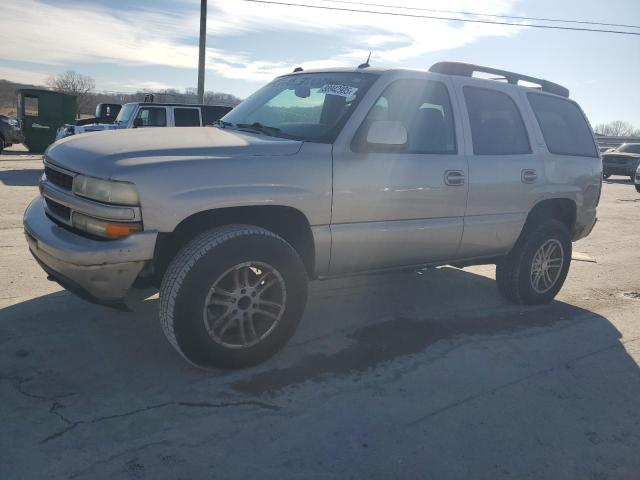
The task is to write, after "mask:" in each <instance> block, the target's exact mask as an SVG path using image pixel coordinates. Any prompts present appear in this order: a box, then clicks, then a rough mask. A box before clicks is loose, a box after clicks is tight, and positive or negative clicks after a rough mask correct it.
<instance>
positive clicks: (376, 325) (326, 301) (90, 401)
mask: <svg viewBox="0 0 640 480" xmlns="http://www.w3.org/2000/svg"><path fill="white" fill-rule="evenodd" d="M152 293H153V292H140V293H138V296H139V297H140V299H139V300H138V301H136V302H132V303H131V306H132V307H133V311H131V312H120V311H115V310H111V309H107V308H103V307H99V306H95V305H90V304H87V303H85V302H84V301H82V300H80V299H78V298H77V297H75V296H74V295H71V294H69V293H67V292H64V291H62V292H57V293H53V294H50V295H45V296H42V297H39V298H35V299H32V300H29V301H25V302H22V303H18V304H15V305H13V306H10V307H7V308H5V309H3V310H0V380H5V381H7V382H10V383H11V384H12V385H13V387H14V389H15V391H14V392H13V393H11V392H9V393H11V394H7V398H8V401H7V402H3V403H4V406H3V405H1V404H0V418H4V419H8V421H7V424H6V428H7V430H6V431H7V432H9V433H8V434H7V435H10V434H12V432H15V434H16V435H18V434H19V435H20V438H21V442H22V444H23V445H28V446H31V447H32V448H33V451H34V452H38V453H37V456H38V457H39V458H40V457H43V458H44V459H45V461H46V464H47V465H50V464H51V465H53V464H55V463H56V462H57V461H58V460H57V459H58V457H60V456H62V455H69V454H70V452H73V455H77V456H76V457H74V458H75V461H74V462H75V463H74V465H75V466H74V468H75V470H77V471H82V470H83V469H85V468H87V469H88V470H87V471H89V472H91V470H90V468H92V467H87V466H88V465H89V466H90V465H94V464H95V462H96V459H101V460H100V462H99V463H101V464H102V463H103V462H104V465H101V467H100V468H101V471H103V473H104V472H109V475H110V476H111V478H122V475H121V473H122V472H123V471H125V470H126V469H127V468H128V463H125V462H128V461H133V460H131V459H132V458H134V457H132V456H131V455H134V454H133V453H127V452H129V451H130V452H136V453H135V455H134V456H135V457H136V458H135V460H136V461H137V460H138V458H137V456H138V455H139V456H140V462H139V463H144V465H145V466H146V467H145V468H147V469H149V470H148V471H147V474H149V473H150V472H151V471H154V470H151V469H153V468H156V469H157V470H158V469H159V470H158V471H157V472H156V473H157V474H158V475H159V476H156V477H154V478H160V477H163V476H164V475H165V474H168V471H167V470H166V469H167V468H169V469H171V468H174V467H172V466H171V465H167V464H163V463H158V462H159V460H158V459H159V458H161V456H167V455H169V456H171V457H172V458H192V456H193V455H195V454H196V453H197V452H200V453H199V455H201V456H200V457H198V456H196V458H199V459H200V460H202V462H204V463H203V464H202V465H198V464H197V462H196V463H195V464H193V465H191V462H186V463H179V464H176V467H175V468H176V469H177V468H180V469H183V468H185V466H186V465H190V466H189V467H188V468H190V469H191V470H190V473H191V474H190V475H189V474H187V475H186V477H188V478H200V477H202V476H203V475H200V474H201V473H203V471H204V470H203V469H205V467H206V466H207V465H213V464H216V466H217V467H218V463H219V462H222V464H221V465H219V468H221V469H222V470H220V471H225V467H226V468H235V467H233V465H237V462H238V456H239V454H235V456H234V454H233V452H242V451H244V450H245V449H246V448H247V445H249V444H251V442H258V443H260V444H261V445H262V447H261V449H260V450H261V452H262V455H263V457H261V458H263V460H264V458H272V457H270V455H275V456H276V457H277V458H279V459H283V460H287V461H288V460H289V459H291V458H297V459H300V462H302V463H301V465H303V467H301V468H304V465H307V467H306V468H313V467H309V465H313V466H315V465H316V460H322V461H326V462H328V463H331V462H334V461H338V460H335V459H336V458H343V457H345V456H346V458H350V459H351V460H349V462H351V463H349V464H345V465H344V466H343V468H348V469H351V471H352V472H354V475H355V476H358V475H357V474H356V473H355V472H359V473H362V472H366V471H369V470H371V469H372V468H386V467H385V465H387V467H388V464H387V463H384V461H383V460H384V459H386V458H387V456H388V455H391V454H387V452H388V451H389V450H392V451H394V452H395V453H394V455H400V453H399V452H404V453H403V455H405V454H406V455H409V454H407V452H411V448H413V447H414V446H416V443H415V442H416V441H419V442H420V444H419V446H420V448H422V449H423V450H420V452H423V451H433V452H440V453H444V452H459V451H464V452H466V454H465V455H464V456H463V457H461V458H457V457H456V458H457V460H455V461H456V462H458V464H459V465H460V468H463V469H464V468H467V469H469V471H473V472H476V473H478V472H483V475H480V474H479V475H475V474H473V475H465V476H462V477H461V476H457V477H455V478H496V477H495V476H491V475H488V473H490V472H491V471H492V470H490V469H491V468H493V466H495V465H503V466H504V465H505V464H506V465H507V466H508V468H509V469H510V470H511V472H512V473H513V472H516V473H515V474H514V475H515V478H522V477H524V476H526V475H525V474H526V473H528V472H532V471H539V472H542V473H541V475H540V476H539V478H600V477H597V476H592V475H591V474H592V473H593V472H594V471H595V472H596V473H597V471H598V470H597V469H598V468H600V464H599V463H598V462H601V461H602V462H605V463H604V464H603V466H602V468H603V469H604V470H603V471H604V472H607V471H608V470H609V468H608V467H607V465H611V464H615V465H616V468H618V470H616V473H619V474H620V476H619V478H633V475H632V473H633V472H630V473H629V471H628V470H624V468H628V464H629V463H633V462H630V459H631V458H635V457H632V456H631V455H632V453H631V452H634V451H636V452H637V446H638V441H639V437H637V433H636V432H635V428H636V426H637V424H638V423H637V422H638V421H640V418H639V416H638V411H637V408H636V409H634V407H633V405H637V399H638V398H640V375H639V371H638V365H637V364H636V362H635V361H634V359H633V358H632V357H630V356H629V355H628V353H627V351H626V350H625V347H624V346H623V344H622V343H621V335H620V332H619V331H618V330H617V329H616V328H615V327H614V326H613V325H612V323H611V322H610V321H609V320H608V319H607V318H605V317H603V316H601V315H598V314H596V313H594V312H591V311H588V310H585V309H582V308H579V307H576V306H574V305H570V304H567V303H564V302H561V301H555V302H552V303H551V304H549V305H545V306H541V307H520V306H515V305H511V304H509V303H507V302H505V301H504V300H503V299H502V298H501V297H500V296H499V294H498V292H497V290H496V288H495V282H494V281H493V279H492V278H490V277H488V276H484V275H479V274H476V273H472V272H470V271H468V270H460V269H456V268H453V267H442V268H437V269H425V270H417V271H411V272H405V273H394V274H387V275H375V276H361V277H353V278H345V279H339V280H330V281H323V282H315V283H313V284H312V288H311V291H310V297H309V304H308V308H307V311H306V313H305V317H304V319H303V321H302V324H301V325H300V328H299V330H298V332H297V334H296V335H295V336H294V338H293V339H292V341H291V342H290V343H289V345H288V346H287V347H285V349H284V350H283V352H281V353H280V354H278V355H277V356H276V357H274V358H273V359H271V360H269V361H267V362H265V363H263V364H262V365H259V366H257V367H254V368H250V369H246V370H241V371H222V370H202V369H198V368H194V367H192V366H191V365H189V364H187V363H186V362H185V361H183V360H182V359H181V358H180V357H179V356H178V355H177V354H176V353H175V352H174V351H173V350H172V348H171V347H170V346H169V344H168V342H167V341H166V340H165V339H164V337H163V335H162V333H161V329H160V326H159V324H158V320H157V310H158V302H157V297H154V296H151V297H147V294H152ZM5 392H8V390H5ZM334 400H335V401H334ZM25 402H26V403H25ZM29 402H31V403H29ZM34 402H36V403H35V404H34ZM23 404H24V406H23ZM38 405H40V408H39V409H38V408H37V407H38ZM230 405H231V406H234V405H244V406H245V407H242V408H240V407H237V408H235V409H234V408H229V409H227V408H226V407H228V406H230ZM221 408H224V410H220V409H221ZM454 409H456V410H455V414H449V413H451V412H453V411H454ZM17 412H20V413H17ZM443 412H446V413H447V414H446V415H445V414H442V413H443ZM441 414H442V415H441ZM227 417H228V418H229V419H228V420H225V418H227ZM434 421H437V423H436V424H435V425H434V424H433V422H434ZM310 431H313V434H309V433H305V432H310ZM323 432H324V433H323ZM327 432H329V433H327ZM340 432H342V433H340ZM357 432H361V433H362V435H368V437H364V438H368V440H367V441H368V442H369V443H370V444H371V443H373V442H375V443H380V444H383V445H384V450H383V452H384V453H382V452H381V451H380V450H375V449H368V450H366V449H365V450H362V449H361V450H358V452H357V453H356V452H355V451H354V450H353V449H354V448H356V447H354V446H353V445H351V444H350V443H349V442H348V441H347V440H346V439H347V438H351V437H352V436H354V435H356V434H357ZM446 432H450V433H446ZM456 432H457V433H456ZM445 433H446V434H445ZM329 434H330V435H331V436H330V437H328V436H327V435H329ZM323 435H324V436H323ZM341 435H342V436H345V437H344V438H342V436H341ZM273 438H278V441H277V442H273V441H268V440H266V439H273ZM329 438H330V440H328V439H329ZM358 438H361V437H358ZM488 438H490V439H491V440H490V441H487V439H488ZM354 441H355V440H354ZM87 442H89V444H91V445H96V448H98V449H99V452H100V455H99V456H98V457H96V454H95V453H91V452H93V449H87V448H86V445H87V444H88V443H87ZM327 442H328V443H327ZM345 442H346V443H345ZM121 444H122V448H120V447H121ZM125 444H126V446H124V445H125ZM1 445H2V442H0V446H1ZM140 445H142V447H140ZM211 445H218V448H219V449H222V451H224V452H225V453H224V455H222V456H220V455H218V456H215V457H213V458H210V457H209V455H210V450H209V449H210V448H212V447H211ZM327 445H335V448H333V447H327ZM354 445H356V446H357V448H361V447H360V445H361V441H360V440H358V441H357V442H356V443H355V444H354ZM199 446H202V447H199ZM147 447H149V448H147ZM326 448H328V450H327V449H326ZM123 449H124V450H123ZM128 449H129V450H128ZM143 449H144V451H142V450H143ZM198 449H200V450H198ZM203 449H205V450H206V454H205V455H204V456H202V454H203V451H202V450H203ZM336 449H338V450H339V451H340V452H342V453H344V452H343V450H344V449H346V450H345V451H347V452H348V454H344V455H342V453H340V454H339V453H338V452H337V451H335V450H336ZM3 450H4V448H3ZM121 450H122V451H123V452H125V453H118V452H120V451H121ZM29 451H30V450H29ZM509 451H514V452H515V453H514V456H513V457H512V456H511V455H509V454H508V453H507V452H509ZM114 452H115V453H114ZM283 452H284V453H283ZM310 452H311V453H310ZM473 452H476V453H477V455H475V456H474V455H473ZM524 452H527V453H526V454H525V453H524ZM414 453H415V452H414ZM216 455H217V454H216ZM265 455H266V456H265ZM341 455H342V456H341ZM423 455H424V454H423V453H420V454H414V455H412V456H411V455H409V456H408V457H404V458H407V461H410V462H414V463H416V464H420V462H423V463H424V462H425V461H427V460H426V457H424V456H423ZM449 456H451V454H449ZM276 457H273V458H276ZM204 458H206V460H204ZM514 459H515V460H514ZM541 459H544V460H541ZM596 459H601V460H597V461H596ZM602 459H605V460H602ZM452 461H454V460H451V459H446V458H442V459H440V458H435V457H433V455H432V456H431V457H430V459H429V461H428V462H427V463H428V468H429V469H430V471H436V473H438V475H435V476H434V477H433V478H452V477H451V476H447V475H446V472H447V468H449V467H450V465H451V462H452ZM633 461H635V460H633ZM304 462H306V463H304ZM381 462H382V463H381ZM513 462H515V463H513ZM540 462H542V463H540ZM606 462H609V463H606ZM612 462H613V463H612ZM625 464H626V465H627V467H625ZM15 468H16V471H21V472H22V471H24V465H22V464H15ZM199 468H200V470H199ZM394 468H400V467H399V466H398V465H396V466H395V467H394ZM474 468H475V470H474ZM505 468H506V467H505ZM20 469H22V470H20ZM123 469H125V470H123ZM478 469H479V470H478ZM536 469H537V470H536ZM594 469H595V470H594ZM67 471H68V470H67ZM174 471H176V470H171V472H174ZM307 471H309V470H307ZM176 472H177V471H176ZM625 472H627V473H629V475H626V473H625ZM94 473H95V472H94ZM636 473H637V471H636ZM184 474H185V471H183V470H180V475H179V476H184ZM519 474H522V475H519ZM88 475H89V476H84V477H82V476H81V475H80V477H81V478H92V477H91V475H92V473H89V474H88ZM105 475H107V473H105ZM176 475H177V473H176ZM625 475H626V476H625ZM267 477H268V478H276V477H277V478H283V477H281V476H278V475H276V474H275V473H273V474H272V475H271V476H270V475H267V476H266V477H265V478H267ZM340 477H341V475H337V478H340ZM364 477H365V478H367V477H368V478H392V477H393V474H392V472H391V471H388V472H384V473H383V474H380V475H378V476H376V475H373V474H372V475H370V476H367V475H364ZM409 477H411V475H409ZM65 478H66V477H65ZM74 478H75V477H74ZM93 478H95V477H93ZM104 478H106V477H104ZM149 478H151V477H149ZM234 478H235V477H234ZM602 478H604V477H602Z"/></svg>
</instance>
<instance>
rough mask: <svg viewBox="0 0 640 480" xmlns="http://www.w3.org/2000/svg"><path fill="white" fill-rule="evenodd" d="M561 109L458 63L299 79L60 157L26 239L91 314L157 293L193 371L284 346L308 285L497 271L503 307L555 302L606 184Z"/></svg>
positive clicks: (554, 97) (68, 145)
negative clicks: (215, 114) (373, 275)
mask: <svg viewBox="0 0 640 480" xmlns="http://www.w3.org/2000/svg"><path fill="white" fill-rule="evenodd" d="M361 67H363V66H361ZM364 67H367V66H364ZM478 71H480V72H485V73H489V74H490V75H491V76H493V77H503V78H505V79H506V80H507V82H498V81H493V80H489V79H480V78H475V77H473V74H474V73H475V72H478ZM521 81H526V82H527V85H532V84H535V85H537V86H538V88H532V87H531V86H528V87H525V86H520V85H518V83H519V82H521ZM568 96H569V92H568V90H567V89H566V88H564V87H562V86H560V85H557V84H554V83H551V82H548V81H545V80H540V79H537V78H533V77H529V76H524V75H519V74H516V73H512V72H507V71H503V70H496V69H493V68H486V67H480V66H475V65H470V64H460V63H450V62H446V63H438V64H435V65H434V66H432V67H431V69H430V70H429V71H417V70H404V69H383V68H371V67H368V68H360V67H359V68H351V69H335V70H322V71H296V72H295V73H292V74H288V75H284V76H281V77H278V78H276V79H275V80H273V81H272V82H271V83H269V84H268V85H266V86H265V87H263V88H261V89H260V90H258V91H257V92H256V93H254V94H253V95H251V96H250V97H249V98H247V99H246V100H245V101H244V102H243V103H241V104H240V105H239V106H237V107H236V108H235V109H234V110H232V111H231V112H229V113H228V114H227V115H226V116H225V117H224V118H222V119H221V120H220V122H219V124H218V125H217V126H216V127H212V128H189V129H181V130H178V129H166V130H161V129H134V130H126V131H114V132H105V133H104V134H102V135H84V136H83V135H81V136H78V137H71V138H66V139H63V140H61V141H59V142H57V143H56V144H54V145H53V146H52V147H50V148H49V150H48V151H47V152H46V155H45V157H44V164H45V172H44V176H43V177H42V180H41V182H40V190H41V196H40V197H38V198H37V199H35V200H34V201H33V202H32V203H31V205H29V207H28V208H27V210H26V213H25V216H24V228H25V233H26V238H27V241H28V244H29V248H30V249H31V252H32V253H33V255H34V256H35V258H36V259H37V261H38V262H39V263H40V265H41V266H42V268H43V269H44V270H45V271H46V272H47V273H48V274H49V275H50V276H51V277H52V278H53V279H55V280H57V281H58V282H59V283H60V284H62V285H63V286H65V287H67V288H68V289H70V290H71V291H74V292H77V293H79V294H80V295H82V296H83V297H85V298H88V299H90V300H91V301H94V302H100V303H106V304H111V305H116V306H117V305H118V303H119V302H121V301H122V300H121V299H123V298H124V297H125V295H126V294H127V291H128V290H129V289H130V288H131V287H132V285H133V284H134V282H135V283H136V285H141V284H144V283H147V284H149V283H150V284H154V285H156V286H158V287H159V292H160V300H159V311H160V323H161V325H162V329H163V331H164V333H165V335H166V337H167V339H168V341H169V342H170V343H171V345H173V347H175V349H176V350H177V351H178V352H179V353H180V354H181V355H182V356H183V357H184V358H185V359H187V360H188V361H189V362H192V363H193V364H196V365H201V366H222V367H232V368H237V367H243V366H247V365H252V364H255V363H257V362H260V361H262V360H264V359H266V358H267V357H269V356H271V355H273V354H274V353H275V352H276V351H278V350H279V349H280V348H281V347H283V345H284V344H285V343H286V342H287V340H288V339H289V338H290V337H291V335H292V334H293V332H294V331H295V329H296V327H297V325H298V323H299V322H300V319H301V317H302V315H303V312H304V309H305V304H306V299H307V282H308V280H309V279H322V278H327V277H335V276H340V275H348V274H354V273H364V272H377V271H383V270H390V269H399V268H413V267H415V266H418V265H444V264H453V265H456V266H465V265H474V264H496V280H497V285H498V288H499V290H500V291H501V292H502V293H503V294H504V296H505V297H506V298H508V299H509V300H512V301H514V302H516V303H520V304H540V303H546V302H549V301H551V300H552V299H553V298H554V297H555V295H556V294H557V293H558V291H559V290H560V288H561V286H562V284H563V282H564V280H565V278H566V276H567V272H568V270H569V265H570V262H571V249H572V241H575V240H578V239H580V238H583V237H585V236H586V235H588V234H589V233H590V232H591V229H592V227H593V225H594V223H595V221H596V206H597V205H598V201H599V198H600V190H601V186H602V163H601V160H600V157H599V155H598V150H597V147H596V143H595V139H594V136H593V132H592V130H591V128H590V126H589V124H588V122H587V120H586V118H585V116H584V114H583V112H582V110H581V109H580V107H579V106H578V105H577V104H576V103H575V102H574V101H572V100H570V99H569V98H568ZM153 107H155V106H149V105H134V106H131V107H126V110H127V111H130V113H129V114H128V115H127V114H126V113H125V116H126V118H127V119H128V120H129V121H130V120H131V118H132V117H134V113H133V109H134V108H135V109H136V111H139V110H137V109H139V108H153ZM163 108H166V109H169V108H170V107H166V106H165V107H163ZM151 117H152V115H149V116H146V117H145V118H147V119H149V118H151ZM452 294H453V295H455V291H454V293H452ZM425 295H427V296H428V295H429V292H425ZM433 301H434V302H436V301H438V299H437V298H433Z"/></svg>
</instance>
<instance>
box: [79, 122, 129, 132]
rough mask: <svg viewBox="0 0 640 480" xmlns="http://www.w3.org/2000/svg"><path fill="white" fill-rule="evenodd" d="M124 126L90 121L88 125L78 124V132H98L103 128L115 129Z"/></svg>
mask: <svg viewBox="0 0 640 480" xmlns="http://www.w3.org/2000/svg"><path fill="white" fill-rule="evenodd" d="M116 128H123V127H120V126H118V125H115V124H113V123H88V124H86V125H76V126H75V129H76V132H96V131H102V130H113V129H116Z"/></svg>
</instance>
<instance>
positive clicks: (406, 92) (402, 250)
mask: <svg viewBox="0 0 640 480" xmlns="http://www.w3.org/2000/svg"><path fill="white" fill-rule="evenodd" d="M371 93H373V92H371ZM354 120H355V119H354ZM379 122H387V123H384V124H380V123H379ZM457 122H458V119H456V118H454V115H453V109H452V101H451V98H450V94H449V89H448V87H447V85H445V83H442V82H440V81H431V80H426V79H424V78H404V79H398V80H395V81H392V82H391V83H389V84H388V85H387V86H386V88H384V90H383V91H382V93H381V94H380V96H379V97H378V99H377V101H376V102H375V104H374V105H373V107H372V108H371V109H370V110H369V112H368V114H367V115H366V117H365V118H364V121H362V122H361V124H360V126H359V128H358V129H357V132H356V133H355V135H354V134H351V135H345V134H347V133H348V131H347V132H345V131H343V132H342V134H341V136H340V138H339V139H338V141H337V142H336V143H335V144H334V151H333V156H334V172H333V188H334V190H333V209H332V219H331V233H332V247H331V265H330V271H331V274H340V273H347V272H357V271H366V270H375V269H383V268H387V267H398V266H403V265H415V264H420V263H427V262H431V261H438V260H442V259H451V258H454V257H455V256H456V254H457V251H458V247H459V244H460V239H461V237H462V225H463V218H464V213H465V206H466V197H467V183H466V177H467V163H466V159H465V157H464V155H462V154H461V152H460V145H461V143H462V142H459V141H458V138H459V137H460V136H461V135H460V128H459V125H458V127H457V128H456V124H457ZM374 124H377V126H378V127H380V125H394V126H399V128H400V129H402V127H404V130H406V143H405V144H403V145H387V146H385V145H379V144H377V145H374V144H371V143H369V142H368V132H369V130H370V128H371V126H372V125H374ZM400 125H401V126H400ZM345 130H347V129H345ZM404 130H403V131H404ZM456 130H457V131H458V135H456ZM347 136H348V137H349V138H345V137H347Z"/></svg>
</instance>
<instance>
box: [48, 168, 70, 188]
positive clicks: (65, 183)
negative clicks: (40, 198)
mask: <svg viewBox="0 0 640 480" xmlns="http://www.w3.org/2000/svg"><path fill="white" fill-rule="evenodd" d="M44 174H45V175H46V176H47V180H49V181H50V182H51V183H53V184H54V185H56V186H58V187H60V188H63V189H65V190H71V187H72V186H73V176H72V175H69V174H67V173H64V172H61V171H60V170H55V169H53V168H51V167H49V166H48V165H45V166H44Z"/></svg>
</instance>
